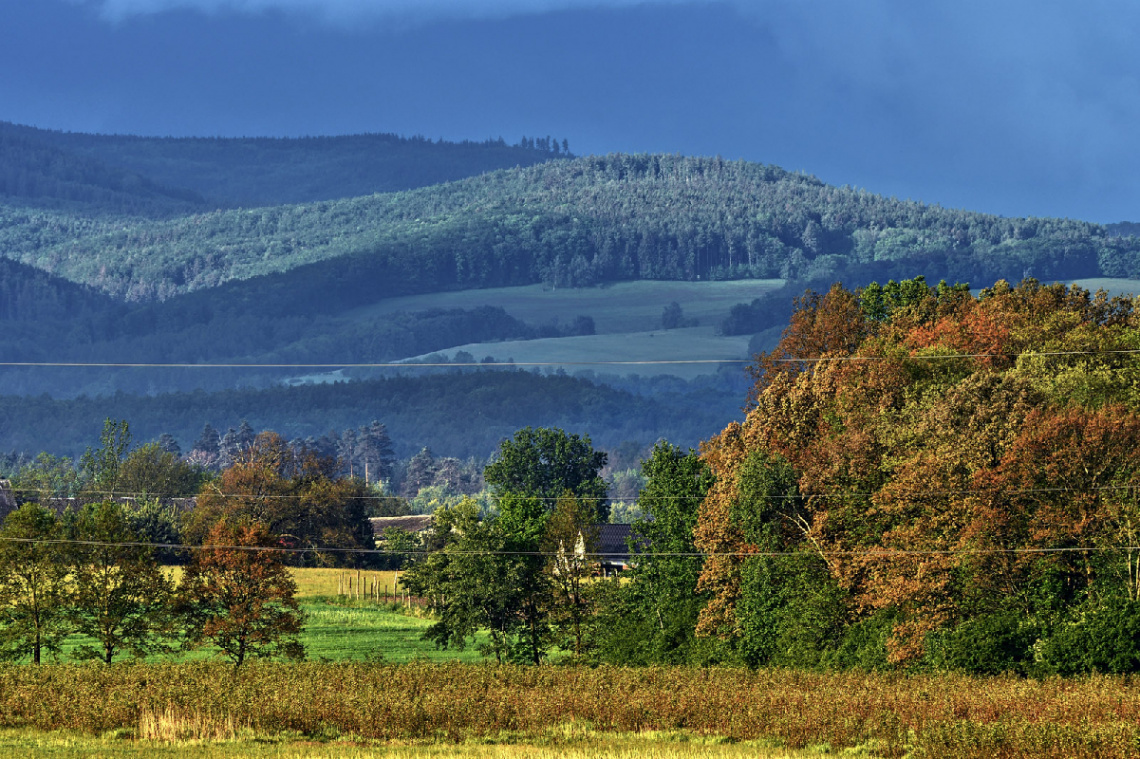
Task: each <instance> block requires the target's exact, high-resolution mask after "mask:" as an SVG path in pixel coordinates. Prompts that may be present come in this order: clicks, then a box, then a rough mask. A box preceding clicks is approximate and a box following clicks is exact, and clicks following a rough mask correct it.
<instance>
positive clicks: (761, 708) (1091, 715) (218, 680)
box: [0, 663, 1140, 757]
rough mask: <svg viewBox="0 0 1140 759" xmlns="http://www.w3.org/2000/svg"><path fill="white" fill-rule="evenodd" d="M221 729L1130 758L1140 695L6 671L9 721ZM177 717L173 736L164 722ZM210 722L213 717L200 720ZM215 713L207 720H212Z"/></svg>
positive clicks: (1080, 685) (215, 670) (737, 677)
mask: <svg viewBox="0 0 1140 759" xmlns="http://www.w3.org/2000/svg"><path fill="white" fill-rule="evenodd" d="M147 714H150V715H154V716H153V717H147V718H146V719H149V720H152V722H153V723H154V727H153V728H148V729H151V730H154V731H156V732H155V733H154V734H155V735H160V734H162V730H164V729H165V730H167V731H168V734H173V735H192V734H195V731H198V733H199V734H209V731H210V730H211V729H214V728H211V727H209V726H202V725H199V726H198V727H195V726H194V720H195V719H203V720H205V721H208V720H215V719H219V718H220V717H219V715H220V716H222V717H224V719H226V720H229V722H227V723H225V725H223V727H221V728H218V730H220V734H228V733H227V731H239V732H240V731H241V730H242V729H245V728H248V729H251V730H254V731H257V732H258V733H259V734H264V733H274V732H292V733H295V734H299V735H304V736H317V737H322V738H333V737H336V736H337V735H352V736H358V737H360V738H361V739H362V740H397V741H426V742H429V743H444V744H458V743H462V742H464V741H472V740H478V741H480V742H509V743H524V742H527V741H528V739H530V738H533V737H534V736H541V735H543V734H547V733H548V732H549V731H550V730H552V729H556V728H558V726H561V725H566V724H574V725H584V726H587V727H588V728H589V729H591V730H595V731H598V732H600V733H606V734H642V733H645V732H647V731H661V732H666V733H668V732H676V731H680V732H682V733H685V734H692V735H705V736H720V737H723V738H727V739H731V740H736V741H742V740H756V739H760V740H769V741H777V742H778V743H779V744H780V745H782V746H786V747H788V748H794V749H800V748H804V747H809V746H813V745H818V744H828V745H830V746H831V747H833V748H836V749H838V748H841V747H852V746H864V747H866V746H873V747H875V753H877V754H881V755H884V756H895V757H899V756H904V755H912V756H930V757H957V756H964V755H966V756H994V757H1038V756H1045V757H1069V756H1093V757H1131V756H1135V755H1136V754H1137V752H1138V750H1140V689H1137V688H1135V687H1134V686H1132V684H1131V683H1130V681H1128V680H1125V679H1122V678H1114V677H1093V678H1087V679H1081V680H1059V679H1057V680H1047V681H1034V680H1023V679H1017V678H1012V677H1008V678H1006V677H1003V678H988V679H986V678H971V677H965V676H953V675H952V676H926V675H923V676H902V675H878V674H863V673H834V674H812V673H803V672H789V671H761V672H749V671H747V670H736V669H712V670H699V669H685V668H646V669H625V668H614V667H600V668H596V669H589V668H575V667H542V668H516V667H496V666H490V665H486V666H484V665H460V664H451V665H446V664H445V665H429V664H411V665H401V666H393V665H371V664H368V665H366V664H298V665H283V664H264V665H261V664H259V665H254V666H250V667H248V668H247V669H244V670H243V671H241V672H239V673H236V674H235V673H234V672H233V671H232V670H230V669H229V668H227V667H225V666H222V665H216V664H202V663H199V664H177V665H130V666H116V667H110V668H108V667H96V666H43V667H30V666H7V667H0V723H2V724H0V727H32V728H36V729H40V730H55V729H65V730H77V731H82V732H85V733H87V734H92V735H99V734H102V733H105V732H107V731H110V730H115V729H120V728H130V729H136V728H137V729H141V728H142V724H143V715H147ZM167 714H169V715H171V716H170V718H169V719H168V720H167V722H166V724H168V727H167V728H162V727H161V724H160V723H161V722H162V720H161V719H160V717H161V716H162V715H167ZM199 715H207V717H208V719H207V718H201V717H200V716H199ZM210 715H213V716H210Z"/></svg>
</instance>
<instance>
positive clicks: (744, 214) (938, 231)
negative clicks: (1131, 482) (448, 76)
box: [0, 155, 1140, 301]
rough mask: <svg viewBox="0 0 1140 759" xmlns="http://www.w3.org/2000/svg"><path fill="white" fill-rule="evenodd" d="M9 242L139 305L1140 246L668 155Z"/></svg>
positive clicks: (39, 225) (1093, 230)
mask: <svg viewBox="0 0 1140 759" xmlns="http://www.w3.org/2000/svg"><path fill="white" fill-rule="evenodd" d="M0 250H2V251H4V254H5V255H7V256H8V257H11V258H16V259H18V260H21V261H23V262H25V263H28V264H30V265H33V266H36V267H38V268H42V269H44V270H45V271H51V272H54V273H57V274H59V275H61V276H63V277H65V278H67V279H70V280H72V281H74V282H81V283H84V284H88V285H90V286H93V287H97V288H99V289H101V290H103V291H104V292H107V293H109V294H111V295H114V296H115V297H118V298H121V299H124V300H129V301H146V300H155V299H163V298H169V297H171V296H173V295H176V294H179V293H185V292H189V291H193V290H202V289H206V288H212V287H216V286H218V285H221V284H223V283H226V282H229V281H232V280H253V279H255V278H258V277H261V276H265V275H273V276H276V277H280V276H289V275H290V272H292V271H293V270H295V269H298V267H306V266H307V267H310V268H308V269H306V270H305V282H306V284H308V285H313V286H319V283H320V282H321V281H327V280H330V279H332V280H338V281H339V280H345V279H346V278H347V281H346V282H345V283H344V284H345V285H346V286H347V290H338V292H340V293H341V294H342V296H344V297H348V298H350V299H352V298H356V296H355V295H354V294H353V293H354V291H355V290H359V289H361V288H364V289H365V297H383V296H385V295H393V294H408V293H423V292H433V291H446V290H452V289H463V288H478V287H495V286H506V285H519V284H532V283H536V282H545V283H547V284H549V285H550V286H553V287H568V286H588V285H592V284H596V283H599V282H606V281H620V280H633V279H686V280H697V279H702V278H705V279H709V278H711V279H732V278H742V277H756V278H771V277H780V278H784V279H789V280H820V279H827V278H831V279H833V280H835V279H844V280H847V281H849V282H855V283H858V282H859V281H870V280H871V279H884V280H885V279H887V278H891V277H895V278H899V277H908V276H913V275H915V274H918V273H922V274H926V275H927V276H928V278H931V279H934V280H937V279H938V278H942V277H945V278H948V279H957V280H962V281H969V280H976V281H992V280H994V279H998V278H1001V277H1004V278H1007V279H1013V280H1020V279H1021V278H1022V277H1023V276H1034V277H1037V278H1038V279H1042V280H1050V279H1055V278H1060V279H1067V278H1076V277H1087V276H1096V275H1099V274H1104V275H1106V276H1130V275H1131V273H1132V272H1140V240H1138V239H1137V238H1133V237H1120V236H1114V235H1112V234H1110V233H1109V231H1108V230H1107V229H1106V228H1105V227H1103V226H1100V225H1096V224H1090V223H1086V222H1081V221H1075V220H1070V219H1035V218H1028V219H1017V218H1006V217H1000V216H994V215H989V214H982V213H977V212H971V211H962V210H955V209H945V208H941V207H939V206H932V205H926V204H922V203H916V202H911V201H899V200H896V199H889V198H883V197H881V196H877V195H873V194H871V193H868V192H865V191H861V190H855V189H852V188H847V187H833V186H830V185H827V184H824V183H823V182H821V181H819V180H818V179H816V178H814V177H811V176H808V175H804V174H797V173H791V172H787V171H784V170H782V169H780V168H778V167H774V166H765V165H761V164H754V163H746V162H739V161H738V162H728V161H723V160H721V159H716V158H685V157H681V156H668V155H612V156H591V157H586V158H577V159H572V160H565V161H551V162H547V163H543V164H539V165H534V166H529V167H526V168H515V169H507V170H500V171H496V172H492V173H488V174H481V175H479V176H474V177H469V178H467V179H463V180H459V181H455V182H449V183H446V184H441V185H433V186H431V187H422V188H419V189H415V190H409V191H405V192H398V193H388V194H383V195H370V196H366V197H358V198H349V199H344V200H334V201H321V202H316V203H308V204H299V205H275V206H267V207H262V208H256V209H231V210H221V211H215V212H210V213H202V214H192V215H188V216H180V217H177V218H173V219H165V220H152V219H132V220H130V221H123V220H121V219H118V218H114V219H112V218H106V219H100V218H90V217H82V216H78V215H76V214H68V213H65V212H62V211H47V210H45V211H35V210H31V211H30V210H28V209H17V208H3V207H0ZM314 267H315V268H314ZM350 272H351V275H350V276H347V277H346V275H348V274H349V273H350ZM369 292H371V295H369Z"/></svg>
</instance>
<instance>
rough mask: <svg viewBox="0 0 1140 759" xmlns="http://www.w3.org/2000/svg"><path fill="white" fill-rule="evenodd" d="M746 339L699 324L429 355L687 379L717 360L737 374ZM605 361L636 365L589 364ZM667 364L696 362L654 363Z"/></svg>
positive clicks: (710, 367) (477, 346)
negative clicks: (460, 354)
mask: <svg viewBox="0 0 1140 759" xmlns="http://www.w3.org/2000/svg"><path fill="white" fill-rule="evenodd" d="M748 339H749V336H748V335H737V336H732V337H725V336H723V335H718V334H716V328H715V327H713V326H701V327H686V328H684V329H670V330H654V331H651V332H628V333H622V334H604V335H582V336H579V337H556V338H544V339H539V340H513V341H510V342H500V343H472V344H469V345H461V346H458V347H457V348H451V349H449V350H444V351H436V352H435V354H434V355H445V356H447V357H449V358H451V357H453V356H454V355H455V354H456V353H458V352H459V351H467V352H468V353H470V354H471V355H473V356H474V357H475V359H476V360H478V361H481V360H483V358H484V357H485V356H492V357H494V358H495V360H496V361H506V360H507V359H511V360H513V361H514V362H515V363H531V364H533V363H537V364H545V365H547V366H549V367H550V368H551V369H555V368H560V369H563V370H564V371H566V372H567V373H568V374H574V373H575V372H580V371H583V370H592V371H594V372H597V373H598V374H618V375H630V374H639V375H641V376H652V375H656V374H671V375H673V376H675V377H683V378H685V379H692V378H694V377H698V376H700V375H702V374H715V373H716V371H717V368H718V366H720V364H719V363H718V362H721V361H725V362H732V366H735V367H737V368H739V369H740V370H741V371H743V368H744V365H745V362H746V360H747V359H748V358H749V356H748ZM419 358H421V359H423V358H425V356H420V357H419ZM606 361H634V362H641V363H635V364H629V365H621V366H612V365H605V364H597V363H592V362H606ZM670 361H694V362H699V363H690V364H685V363H664V364H662V363H656V362H670Z"/></svg>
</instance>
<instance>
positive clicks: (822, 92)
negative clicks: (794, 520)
mask: <svg viewBox="0 0 1140 759" xmlns="http://www.w3.org/2000/svg"><path fill="white" fill-rule="evenodd" d="M1138 31H1140V5H1137V4H1136V3H1135V2H1134V0H1086V2H1083V3H1080V4H1077V3H1061V2H1056V3H1054V2H1041V0H1035V1H1033V2H1031V1H1030V0H988V1H987V2H981V1H980V0H923V2H914V0H747V1H745V0H729V1H725V2H676V1H674V0H655V1H654V0H649V1H647V2H635V1H634V0H594V1H593V2H589V1H587V0H0V120H4V121H12V122H16V123H23V124H31V125H34V126H39V127H45V128H52V129H64V130H71V131H88V132H116V133H133V134H148V135H178V136H186V135H198V136H215V135H221V136H243V135H317V134H346V133H359V132H394V133H398V134H404V135H415V134H419V135H424V136H427V137H432V138H436V137H443V138H444V139H483V138H486V137H499V136H502V137H504V138H505V139H507V140H508V141H509V142H515V141H517V140H518V138H519V137H521V136H523V135H528V136H536V135H537V136H545V135H553V136H555V137H556V138H558V139H563V138H565V139H567V140H568V141H569V143H570V147H571V150H572V151H574V152H575V153H578V154H585V153H608V152H618V151H621V152H671V153H683V154H687V155H721V156H723V157H725V158H729V159H736V158H743V159H746V160H749V161H757V162H761V163H771V164H776V165H779V166H782V167H784V168H786V169H790V170H800V171H805V172H808V173H810V174H814V175H815V176H817V177H819V178H820V179H822V180H824V181H827V182H830V183H833V184H838V185H852V186H855V187H862V188H865V189H867V190H869V191H872V192H876V193H881V194H884V195H891V196H896V197H899V198H910V199H914V200H921V201H924V202H928V203H938V204H940V205H943V206H947V207H961V208H969V209H972V210H979V211H987V212H992V213H999V214H1003V215H1007V216H1070V217H1076V218H1083V219H1087V220H1090V221H1101V222H1111V221H1121V220H1133V221H1140V182H1137V181H1136V178H1137V177H1140V150H1138V149H1137V140H1136V137H1135V132H1136V126H1137V125H1138V124H1140V44H1138V43H1140V35H1138V33H1137V32H1138Z"/></svg>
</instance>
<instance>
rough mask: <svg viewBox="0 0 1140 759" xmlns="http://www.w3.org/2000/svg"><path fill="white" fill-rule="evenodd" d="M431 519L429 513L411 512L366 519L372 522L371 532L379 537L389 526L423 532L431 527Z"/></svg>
mask: <svg viewBox="0 0 1140 759" xmlns="http://www.w3.org/2000/svg"><path fill="white" fill-rule="evenodd" d="M431 520H432V515H431V514H411V515H409V516H406V517H372V518H371V519H369V520H368V521H369V522H371V523H372V534H374V535H375V536H376V537H378V538H380V537H383V536H384V530H386V529H388V528H389V527H395V528H396V529H397V530H406V531H408V532H423V531H424V530H428V529H430V528H431Z"/></svg>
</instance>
